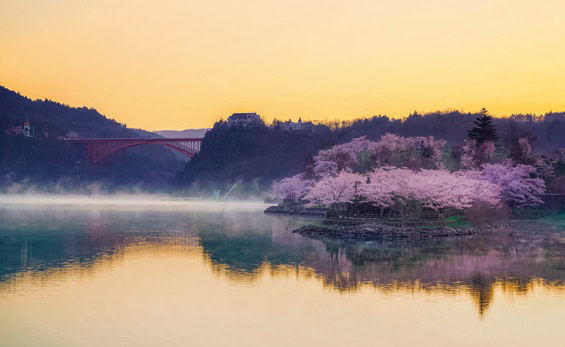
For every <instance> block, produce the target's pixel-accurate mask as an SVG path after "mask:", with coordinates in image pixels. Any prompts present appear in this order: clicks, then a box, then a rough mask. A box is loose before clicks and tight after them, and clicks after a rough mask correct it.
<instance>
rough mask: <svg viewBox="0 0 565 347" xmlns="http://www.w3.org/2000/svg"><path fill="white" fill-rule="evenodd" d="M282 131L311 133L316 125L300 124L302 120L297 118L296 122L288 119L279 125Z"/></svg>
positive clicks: (309, 123) (310, 123)
mask: <svg viewBox="0 0 565 347" xmlns="http://www.w3.org/2000/svg"><path fill="white" fill-rule="evenodd" d="M280 127H281V129H282V130H286V131H303V132H313V131H314V129H315V128H316V125H314V123H312V122H302V118H298V122H293V121H291V120H290V119H289V120H287V121H286V122H283V123H281V125H280Z"/></svg>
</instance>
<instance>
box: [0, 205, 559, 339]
mask: <svg viewBox="0 0 565 347" xmlns="http://www.w3.org/2000/svg"><path fill="white" fill-rule="evenodd" d="M267 206H268V205H266V204H263V203H259V202H236V201H233V202H232V201H225V202H222V201H219V202H217V201H185V200H181V199H174V198H171V197H169V196H160V195H112V196H95V197H84V196H53V195H43V196H35V195H29V196H13V195H12V196H10V195H3V196H0V221H1V222H2V223H1V224H0V312H2V315H0V340H1V341H3V343H6V344H8V345H21V344H41V345H77V344H80V345H101V344H116V343H117V342H118V341H119V344H120V345H140V344H141V345H144V344H153V345H154V344H162V343H165V344H177V345H187V344H188V345H218V344H229V345H288V344H297V343H300V344H309V345H335V344H345V343H349V344H354V345H362V344H365V345H375V344H384V345H387V344H388V345H390V344H393V345H399V344H427V345H452V344H455V343H457V344H463V345H477V344H488V345H491V344H496V343H499V344H510V343H512V344H515V345H544V344H549V343H550V342H551V341H553V342H554V341H561V340H563V338H565V333H564V332H563V330H562V329H561V327H560V324H561V318H562V314H563V312H565V283H564V282H565V225H562V224H559V223H549V222H516V223H512V225H511V226H510V227H509V228H507V229H504V230H499V231H496V232H492V233H486V234H481V235H477V236H474V237H470V238H463V239H451V240H431V241H427V242H418V243H406V242H404V243H372V242H355V243H351V242H338V241H330V240H317V239H310V238H305V237H303V236H300V235H297V234H293V233H292V232H291V230H293V229H295V228H298V227H300V226H302V225H304V224H306V223H309V222H310V221H309V220H307V219H301V218H295V217H281V216H271V215H265V214H264V213H263V210H264V209H265V208H266V207H267ZM526 326H527V327H528V329H523V327H526Z"/></svg>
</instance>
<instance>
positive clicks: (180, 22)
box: [0, 0, 565, 130]
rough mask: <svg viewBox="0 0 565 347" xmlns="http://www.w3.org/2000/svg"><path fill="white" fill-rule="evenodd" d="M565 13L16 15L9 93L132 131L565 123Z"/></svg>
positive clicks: (116, 6) (168, 2)
mask: <svg viewBox="0 0 565 347" xmlns="http://www.w3.org/2000/svg"><path fill="white" fill-rule="evenodd" d="M563 18H565V1H563V0H544V1H530V0H524V1H522V0H475V1H455V0H449V1H447V0H444V1H439V0H428V1H421V0H386V1H385V0H366V1H365V0H360V1H356V0H351V1H343V0H340V1H334V0H310V1H304V0H300V1H298V0H288V1H267V0H250V1H245V0H239V1H228V0H216V1H213V0H206V1H204V0H202V1H201V0H197V1H187V0H161V1H139V0H136V1H134V0H131V1H113V0H112V1H110V0H97V1H86V0H81V1H78V0H50V1H43V0H3V1H1V2H0V47H1V52H0V84H1V85H4V86H5V87H7V88H9V89H13V90H16V91H18V92H20V93H22V94H24V95H27V96H29V97H31V98H49V99H52V100H56V101H60V102H63V103H66V104H70V105H72V106H83V105H86V106H89V107H94V108H97V109H98V110H99V111H100V112H102V113H103V114H105V115H107V116H109V117H112V118H115V119H116V120H118V121H120V122H125V123H127V124H128V125H129V126H131V127H139V128H145V129H150V130H157V129H185V128H198V127H209V126H211V125H212V124H213V122H214V120H216V119H218V118H220V117H224V118H225V117H227V116H229V115H230V114H231V113H233V112H245V111H255V112H258V113H260V114H261V115H263V116H265V118H266V119H267V120H271V119H272V118H274V117H277V118H279V119H281V118H290V117H291V118H293V119H296V118H298V117H299V116H301V117H302V118H303V119H318V120H324V119H334V118H341V119H351V118H357V117H362V116H371V115H374V114H387V115H390V116H394V117H401V116H405V115H407V114H408V113H410V112H412V111H414V110H418V111H420V112H426V111H433V110H437V109H447V108H456V109H463V110H466V111H476V110H479V109H480V108H481V107H483V106H484V107H487V108H488V109H489V110H490V111H491V113H493V114H495V115H499V116H501V115H507V114H511V113H514V112H533V113H542V112H546V111H550V110H553V111H556V110H565V58H563V57H564V56H565V20H564V19H563Z"/></svg>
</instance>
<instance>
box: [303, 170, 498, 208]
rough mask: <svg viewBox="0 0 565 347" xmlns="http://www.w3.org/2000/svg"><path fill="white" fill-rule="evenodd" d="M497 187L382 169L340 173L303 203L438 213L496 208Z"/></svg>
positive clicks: (437, 173)
mask: <svg viewBox="0 0 565 347" xmlns="http://www.w3.org/2000/svg"><path fill="white" fill-rule="evenodd" d="M500 193H501V189H500V187H499V186H497V185H495V184H492V183H490V182H486V181H484V180H478V179H475V178H471V177H468V176H464V175H460V174H456V173H450V172H448V171H445V170H418V171H412V170H409V169H404V168H392V167H384V168H377V169H376V170H375V171H373V172H371V173H369V174H366V175H360V174H355V173H351V172H347V171H344V172H341V173H339V174H338V175H337V176H335V177H333V176H330V177H326V178H324V179H322V180H320V181H318V182H316V183H315V184H314V186H313V187H312V189H311V190H310V191H309V192H308V194H306V196H305V200H308V201H310V203H311V205H325V206H331V205H334V204H340V203H352V202H354V200H356V199H362V200H363V201H366V202H367V203H370V204H372V205H374V206H377V207H380V208H385V207H393V206H396V207H398V206H400V207H401V206H402V205H406V204H408V203H410V202H412V201H417V202H418V203H419V204H420V206H422V207H425V208H430V209H434V210H439V209H443V208H448V207H450V208H455V209H464V208H468V207H471V206H472V205H473V204H476V203H486V204H489V205H497V204H498V203H499V202H500Z"/></svg>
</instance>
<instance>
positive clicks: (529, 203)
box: [463, 160, 545, 208]
mask: <svg viewBox="0 0 565 347" xmlns="http://www.w3.org/2000/svg"><path fill="white" fill-rule="evenodd" d="M535 171H536V169H535V167H533V166H530V165H521V164H520V165H515V166H513V165H512V163H511V162H510V161H509V160H506V161H504V162H503V163H499V164H486V165H483V168H482V170H471V171H467V172H465V173H463V174H465V175H467V176H468V177H472V178H476V179H482V180H486V181H489V182H491V183H494V184H497V185H498V186H500V188H501V189H502V197H503V199H504V200H505V201H507V202H508V203H509V204H510V205H511V206H513V207H519V208H528V207H535V206H538V205H541V204H543V201H542V200H541V199H540V198H539V196H538V195H540V194H543V193H544V192H545V182H544V181H543V180H542V179H540V178H532V177H531V174H533V173H534V172H535Z"/></svg>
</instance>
